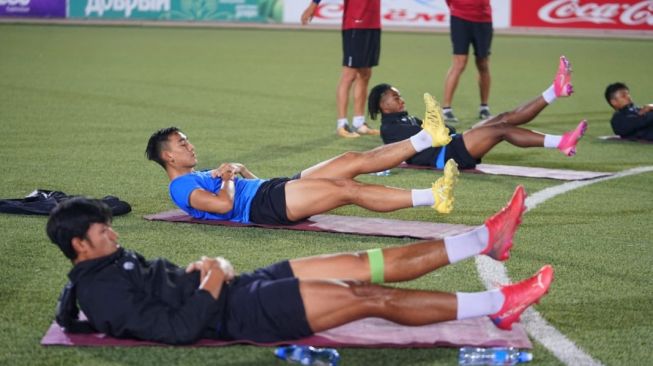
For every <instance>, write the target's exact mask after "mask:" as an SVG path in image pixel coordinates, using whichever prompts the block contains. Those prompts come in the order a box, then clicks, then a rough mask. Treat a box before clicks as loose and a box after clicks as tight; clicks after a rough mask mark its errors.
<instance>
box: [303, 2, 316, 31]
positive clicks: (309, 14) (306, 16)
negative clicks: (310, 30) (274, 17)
mask: <svg viewBox="0 0 653 366" xmlns="http://www.w3.org/2000/svg"><path fill="white" fill-rule="evenodd" d="M315 9H317V4H316V3H314V2H312V1H311V4H310V5H309V6H308V7H307V8H306V10H304V12H303V13H302V25H306V24H308V23H310V22H311V20H313V15H314V14H315Z"/></svg>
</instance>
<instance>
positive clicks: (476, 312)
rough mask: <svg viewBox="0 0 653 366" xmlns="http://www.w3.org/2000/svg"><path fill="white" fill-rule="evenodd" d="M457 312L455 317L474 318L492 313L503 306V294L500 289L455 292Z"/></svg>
mask: <svg viewBox="0 0 653 366" xmlns="http://www.w3.org/2000/svg"><path fill="white" fill-rule="evenodd" d="M456 300H457V301H458V313H457V314H456V319H458V320H460V319H467V318H476V317H479V316H484V315H492V314H494V313H496V312H498V311H499V310H501V307H502V306H503V303H504V302H505V296H503V293H502V292H501V290H500V289H494V290H490V291H483V292H456Z"/></svg>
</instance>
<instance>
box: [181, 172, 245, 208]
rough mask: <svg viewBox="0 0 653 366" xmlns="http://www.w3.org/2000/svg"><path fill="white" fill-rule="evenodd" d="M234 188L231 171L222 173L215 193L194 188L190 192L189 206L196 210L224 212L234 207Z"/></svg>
mask: <svg viewBox="0 0 653 366" xmlns="http://www.w3.org/2000/svg"><path fill="white" fill-rule="evenodd" d="M235 194H236V188H235V184H234V181H233V173H226V172H225V173H223V174H222V186H221V187H220V191H218V193H217V194H213V193H211V192H209V191H205V190H203V189H196V190H194V191H193V192H192V193H191V194H190V198H189V202H190V206H191V207H192V208H194V209H196V210H200V211H205V212H213V213H217V214H225V213H227V212H229V211H231V210H232V209H233V208H234V196H235Z"/></svg>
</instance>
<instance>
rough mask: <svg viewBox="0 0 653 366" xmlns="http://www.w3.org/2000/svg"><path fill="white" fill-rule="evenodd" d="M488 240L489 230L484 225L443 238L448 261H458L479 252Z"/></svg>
mask: <svg viewBox="0 0 653 366" xmlns="http://www.w3.org/2000/svg"><path fill="white" fill-rule="evenodd" d="M488 240H490V232H489V231H488V229H487V227H486V226H485V225H481V226H478V227H476V228H475V229H474V230H472V231H468V232H466V233H462V234H460V235H455V236H450V237H447V238H444V247H445V249H446V250H447V256H448V257H449V263H456V262H460V261H461V260H463V259H467V258H470V257H473V256H475V255H479V254H481V252H482V251H483V249H485V248H486V247H487V244H488Z"/></svg>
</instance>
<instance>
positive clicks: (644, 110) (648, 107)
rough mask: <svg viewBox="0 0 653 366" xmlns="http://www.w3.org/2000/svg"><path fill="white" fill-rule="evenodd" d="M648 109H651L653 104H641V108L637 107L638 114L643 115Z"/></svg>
mask: <svg viewBox="0 0 653 366" xmlns="http://www.w3.org/2000/svg"><path fill="white" fill-rule="evenodd" d="M650 111H653V104H647V105H645V106H643V107H642V108H640V109H639V112H638V114H639V115H640V116H643V115H645V114H646V113H648V112H650Z"/></svg>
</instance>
